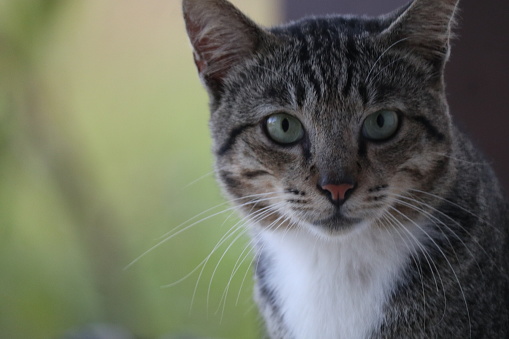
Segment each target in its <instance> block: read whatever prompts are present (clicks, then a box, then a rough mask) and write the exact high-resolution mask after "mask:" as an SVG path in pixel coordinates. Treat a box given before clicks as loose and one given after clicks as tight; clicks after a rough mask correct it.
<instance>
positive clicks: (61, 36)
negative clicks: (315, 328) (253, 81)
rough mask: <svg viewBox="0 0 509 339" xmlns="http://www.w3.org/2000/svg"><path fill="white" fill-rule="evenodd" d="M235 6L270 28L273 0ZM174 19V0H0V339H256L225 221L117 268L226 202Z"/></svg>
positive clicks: (223, 217) (237, 248)
mask: <svg viewBox="0 0 509 339" xmlns="http://www.w3.org/2000/svg"><path fill="white" fill-rule="evenodd" d="M235 3H236V4H237V5H239V7H241V8H242V9H244V10H245V11H246V12H247V13H250V14H251V15H252V16H253V17H254V18H255V19H256V20H258V21H260V22H262V23H266V24H267V23H270V22H271V21H273V20H274V19H275V18H274V13H275V10H274V6H275V3H274V2H271V1H269V0H264V1H260V2H253V3H249V2H248V1H241V0H239V1H236V2H235ZM180 16H181V13H180V2H179V1H175V0H165V1H161V0H150V1H138V0H81V1H78V0H75V1H63V0H19V1H18V0H0V272H1V273H0V338H13V339H16V338H42V339H44V338H61V337H62V336H63V335H64V333H66V332H68V331H71V330H75V329H79V328H82V327H84V326H88V325H90V324H95V323H109V324H114V325H117V326H120V327H122V328H124V329H126V330H128V331H130V332H131V333H134V334H135V335H136V336H139V337H141V338H161V337H163V336H171V335H177V334H184V333H187V334H194V335H198V336H205V337H215V338H232V339H236V338H243V339H249V338H256V337H258V336H259V332H260V330H259V329H258V327H259V326H258V321H257V315H256V311H255V309H254V307H253V305H252V302H251V282H250V280H251V279H250V277H249V275H250V273H248V270H249V262H250V258H247V259H246V260H243V259H244V256H245V255H246V254H247V253H248V250H245V249H246V247H245V246H246V245H247V240H246V239H245V238H244V237H241V238H240V240H238V241H236V242H235V243H234V245H232V246H231V247H230V243H232V240H233V239H235V238H236V236H237V234H238V233H233V234H232V236H231V237H230V238H228V239H227V241H225V242H223V243H222V242H221V240H220V239H221V237H222V236H223V235H225V234H230V233H228V231H229V229H230V228H231V227H233V226H234V225H235V223H236V222H237V219H235V217H233V216H230V212H228V213H224V214H220V215H218V216H216V217H211V218H209V219H206V220H203V221H202V222H200V223H197V224H196V225H195V226H193V227H192V228H190V229H189V230H187V231H185V232H183V233H181V234H178V236H176V237H174V238H172V239H169V240H168V241H166V242H163V243H162V244H160V245H159V246H156V247H154V248H153V249H152V250H150V251H149V252H148V253H147V254H146V255H144V256H143V257H142V258H141V259H140V260H137V261H136V262H134V263H133V264H132V265H130V266H129V267H128V268H127V269H125V267H126V266H127V265H128V264H129V263H131V262H132V261H133V260H135V259H136V258H137V257H138V256H139V255H140V254H142V253H144V252H146V251H147V250H149V249H151V248H152V247H153V246H154V245H156V244H158V243H159V242H161V240H162V239H164V235H165V234H169V233H167V232H171V231H172V229H174V227H176V226H177V225H179V224H181V223H183V222H185V221H186V220H188V219H189V218H192V217H194V216H197V219H194V220H192V221H190V222H188V223H187V224H185V225H190V224H192V223H193V222H194V221H196V220H199V219H200V218H206V217H207V216H208V215H212V214H214V213H216V212H218V211H221V210H222V209H223V210H224V209H226V208H227V207H228V205H221V206H219V207H218V208H217V209H212V210H209V211H208V212H206V213H204V214H200V213H201V212H202V211H207V210H208V209H209V208H210V207H212V206H216V205H218V204H221V203H222V202H223V200H222V199H221V198H220V194H219V192H218V189H217V187H216V184H215V183H214V180H213V174H212V157H211V155H210V151H209V149H210V140H209V134H208V130H207V118H208V110H207V98H206V95H205V91H204V90H203V89H201V87H200V84H199V81H198V78H197V76H196V72H195V69H194V65H193V62H192V57H191V53H190V48H189V46H188V43H187V40H186V37H185V32H184V28H183V23H182V20H181V18H180ZM196 179H199V180H196ZM188 184H189V185H188ZM161 236H163V238H161ZM216 244H221V246H218V248H217V249H216V251H215V252H214V254H213V255H212V256H210V260H209V261H208V262H207V265H206V266H205V269H204V270H203V273H201V274H200V269H198V270H196V271H193V269H194V268H195V267H197V266H198V265H199V264H200V263H201V262H202V261H203V260H204V259H206V258H208V257H209V253H211V252H212V251H213V250H214V249H215V247H216ZM223 253H225V255H224V256H223ZM239 264H242V265H241V267H240V268H239V269H237V267H238V265H239ZM193 272H194V273H193ZM189 273H193V274H191V275H190V276H189V277H188V278H187V279H185V280H183V282H182V283H180V284H176V285H174V286H172V287H166V288H161V286H164V285H168V284H171V283H172V282H175V281H178V280H179V279H181V278H183V277H186V276H187V275H188V274H189ZM234 273H235V274H234ZM246 274H247V278H246ZM232 276H233V279H232V278H231V277H232ZM230 280H231V281H230ZM196 286H197V288H196V291H195V287H196ZM225 291H228V293H227V298H226V301H225V302H224V303H223V301H224V299H223V293H224V292H225Z"/></svg>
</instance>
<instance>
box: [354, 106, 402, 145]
mask: <svg viewBox="0 0 509 339" xmlns="http://www.w3.org/2000/svg"><path fill="white" fill-rule="evenodd" d="M398 124H399V122H398V114H396V112H394V111H390V110H381V111H378V112H375V113H373V114H370V115H368V117H367V118H366V120H364V124H363V125H362V134H363V135H364V137H365V138H367V139H369V140H374V141H383V140H387V139H389V138H390V137H392V136H393V135H394V133H396V130H397V129H398Z"/></svg>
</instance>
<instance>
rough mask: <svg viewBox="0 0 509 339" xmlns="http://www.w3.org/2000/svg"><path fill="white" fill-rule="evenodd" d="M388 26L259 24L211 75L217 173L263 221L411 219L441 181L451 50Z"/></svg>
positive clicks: (313, 224) (338, 224) (199, 58)
mask: <svg viewBox="0 0 509 339" xmlns="http://www.w3.org/2000/svg"><path fill="white" fill-rule="evenodd" d="M212 2H213V1H212ZM221 3H222V2H221ZM246 20H247V19H246ZM391 23H392V21H391V20H389V19H383V20H370V21H363V20H361V19H350V18H348V19H342V18H335V19H334V18H329V19H308V20H306V21H302V22H298V23H294V24H292V25H289V26H285V27H282V28H276V29H273V30H272V31H271V32H270V33H268V32H264V33H263V34H264V35H263V36H262V37H261V38H260V34H262V33H261V32H256V33H255V34H256V38H253V37H250V39H251V40H250V41H251V42H253V40H256V41H255V42H253V44H252V45H253V46H256V48H255V52H254V53H253V54H251V55H248V57H246V58H244V59H243V61H242V62H240V63H238V64H233V66H231V65H230V66H231V67H229V68H228V70H227V73H221V75H220V76H217V74H219V73H216V74H212V75H211V74H208V75H207V74H206V73H205V72H203V71H202V73H204V75H203V79H204V81H205V83H206V85H207V86H208V88H209V93H211V100H212V101H211V107H212V112H211V121H210V126H211V130H212V135H213V138H214V145H215V147H214V150H215V153H216V168H217V173H218V178H219V180H220V181H221V183H222V184H223V188H224V189H225V191H226V192H227V194H228V195H229V196H230V197H231V198H233V199H237V200H235V201H236V203H237V204H238V205H239V206H240V208H241V209H242V210H243V211H244V212H245V213H246V214H250V215H251V218H252V219H254V220H256V221H257V222H258V224H261V225H263V227H271V228H278V227H279V228H288V227H306V228H308V229H310V230H313V231H317V232H319V233H321V234H337V233H343V232H345V231H346V230H348V229H350V228H352V227H353V226H355V225H358V224H361V223H364V222H370V223H373V222H375V223H376V224H379V225H380V226H381V227H383V225H385V224H387V223H389V224H394V220H398V222H401V223H407V222H408V220H405V218H409V217H410V216H412V215H413V214H416V211H415V210H412V208H409V206H408V204H409V203H410V200H409V199H413V198H417V197H418V196H419V191H431V192H433V191H437V190H440V187H441V186H443V185H444V182H445V181H446V180H445V179H444V177H445V176H446V175H450V173H449V166H448V158H447V156H446V155H447V153H448V152H449V148H450V119H449V116H448V113H447V104H446V102H445V98H444V93H443V81H442V69H443V63H444V62H445V59H446V56H444V55H445V54H446V53H445V54H444V55H441V56H438V57H437V56H436V55H435V54H432V53H430V55H429V56H428V55H426V54H425V53H422V55H420V54H419V53H413V49H412V46H411V45H410V46H409V45H408V42H407V40H408V39H407V38H406V37H404V36H403V37H399V38H396V37H394V34H390V33H389V32H390V29H391V28H390V26H391ZM243 24H251V23H250V22H247V23H243ZM195 48H196V44H195ZM249 48H253V47H249ZM236 53H237V54H238V52H236ZM204 54H206V53H203V54H201V55H196V54H195V59H196V62H197V65H198V68H199V69H200V67H205V66H204V65H203V64H200V62H203V55H204ZM221 58H222V59H218V60H219V62H222V61H223V60H225V59H227V58H228V56H225V52H224V51H223V54H222V56H221ZM205 59H206V58H205ZM205 61H207V60H205ZM218 79H220V82H218ZM421 198H422V197H421Z"/></svg>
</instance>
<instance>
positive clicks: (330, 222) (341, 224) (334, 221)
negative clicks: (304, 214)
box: [313, 210, 362, 232]
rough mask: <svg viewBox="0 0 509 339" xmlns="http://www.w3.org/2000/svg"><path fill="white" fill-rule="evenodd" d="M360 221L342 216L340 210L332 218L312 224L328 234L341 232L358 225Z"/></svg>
mask: <svg viewBox="0 0 509 339" xmlns="http://www.w3.org/2000/svg"><path fill="white" fill-rule="evenodd" d="M361 221H362V220H361V219H359V218H349V217H346V216H344V215H343V214H342V213H341V211H340V210H337V211H336V213H334V214H333V215H332V216H330V217H328V218H325V219H320V220H316V221H314V222H313V224H314V225H315V226H319V227H321V228H323V229H325V230H326V231H328V232H343V231H346V230H348V229H350V228H352V227H353V226H354V225H356V224H359V223H360V222H361Z"/></svg>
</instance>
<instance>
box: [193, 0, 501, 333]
mask: <svg viewBox="0 0 509 339" xmlns="http://www.w3.org/2000/svg"><path fill="white" fill-rule="evenodd" d="M183 4H184V5H183V7H184V17H185V20H186V27H187V30H188V34H189V37H190V40H191V43H192V45H193V48H194V56H195V62H196V64H197V68H198V72H199V74H200V77H201V79H202V80H203V83H204V85H205V87H206V89H207V90H208V92H209V94H210V108H211V121H210V127H211V131H212V137H213V141H214V153H215V155H216V168H217V176H218V180H219V182H220V183H221V184H222V187H223V189H224V191H225V194H226V195H227V196H228V197H229V198H234V199H238V200H236V201H239V202H241V203H242V204H239V210H240V211H241V213H243V214H245V215H247V216H248V217H250V218H251V219H252V225H251V233H252V235H253V243H254V246H255V249H256V251H257V255H256V261H257V263H256V282H257V287H256V299H257V302H258V304H259V307H260V311H261V313H262V314H263V316H264V318H265V320H266V323H267V329H268V333H269V335H270V337H271V338H273V339H276V338H277V339H314V338H323V339H329V338H330V339H333V338H348V339H351V338H506V337H509V334H508V333H509V329H508V327H509V326H508V323H509V312H508V303H509V284H508V276H507V269H508V263H509V249H508V238H507V236H508V229H507V228H508V226H509V225H508V224H509V221H508V207H507V203H506V201H505V199H504V198H503V196H502V194H501V192H500V189H499V184H498V182H497V180H496V178H495V176H494V174H493V172H492V170H491V169H490V167H489V165H488V164H487V163H486V162H485V161H484V160H483V158H482V157H481V156H480V155H479V153H478V152H477V151H476V150H475V148H474V147H473V146H472V145H471V143H470V141H469V140H468V139H466V138H465V137H464V136H463V135H462V134H461V133H460V132H458V130H457V129H456V128H455V127H454V125H453V123H452V119H451V116H450V114H449V109H448V106H447V102H446V98H445V89H444V87H445V85H444V80H443V78H444V77H443V75H444V67H445V64H446V62H447V59H448V57H449V51H450V48H449V41H450V38H451V34H452V33H451V29H452V27H453V25H454V14H455V12H456V8H457V0H414V1H413V2H411V3H410V4H408V5H407V6H405V7H403V8H401V9H399V10H396V11H395V12H393V13H391V14H388V15H385V16H381V17H378V18H366V17H355V16H338V15H334V16H332V15H331V16H326V17H316V18H315V17H313V18H306V19H303V20H300V21H297V22H292V23H289V24H286V25H282V26H278V27H274V28H271V29H263V28H261V27H259V26H257V25H256V24H255V23H253V22H252V21H251V20H250V19H248V18H247V17H245V16H244V15H243V14H242V13H240V12H239V11H238V10H237V9H236V8H234V7H233V6H232V5H231V4H229V3H228V2H227V1H225V0H184V2H183ZM380 110H390V111H393V112H396V113H397V117H398V119H399V125H398V127H397V130H396V132H395V133H394V135H393V136H391V137H390V138H389V139H387V140H384V141H373V140H370V139H369V138H367V137H366V135H365V134H363V132H362V130H363V123H364V121H365V120H366V118H367V117H368V116H370V115H371V114H373V113H375V112H378V111H380ZM281 112H284V113H286V114H290V115H292V116H293V117H295V118H297V119H298V120H299V121H300V122H301V124H302V126H303V128H304V136H303V137H302V139H300V140H299V141H298V142H297V143H292V144H291V145H286V146H285V145H281V144H278V143H275V142H273V141H272V140H271V138H270V137H269V136H268V134H267V129H266V127H265V123H266V121H267V117H269V116H271V115H272V114H274V113H281ZM325 179H327V180H329V181H330V182H332V183H336V184H339V183H341V182H345V181H348V182H352V187H353V188H352V189H350V190H349V192H348V195H347V196H346V195H345V200H344V202H342V203H341V204H338V203H336V202H334V201H333V200H332V199H331V195H328V194H327V191H326V190H324V189H323V188H321V187H322V186H320V185H321V184H320V183H321V182H323V180H325ZM260 196H263V197H264V198H263V199H260V198H259V197H260ZM243 197H245V198H243Z"/></svg>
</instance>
